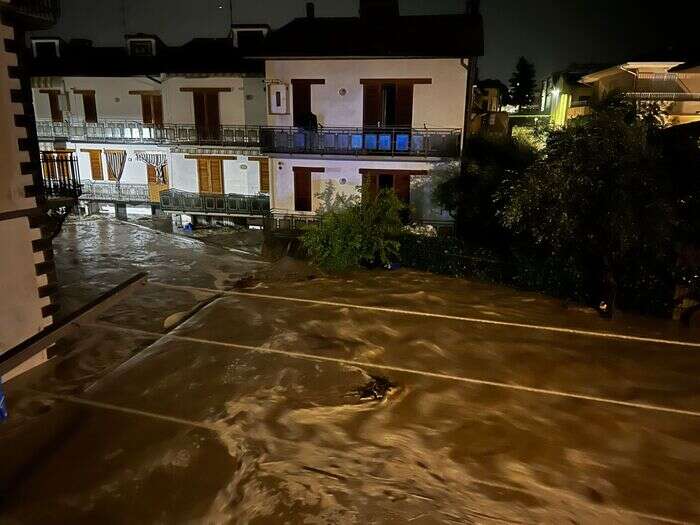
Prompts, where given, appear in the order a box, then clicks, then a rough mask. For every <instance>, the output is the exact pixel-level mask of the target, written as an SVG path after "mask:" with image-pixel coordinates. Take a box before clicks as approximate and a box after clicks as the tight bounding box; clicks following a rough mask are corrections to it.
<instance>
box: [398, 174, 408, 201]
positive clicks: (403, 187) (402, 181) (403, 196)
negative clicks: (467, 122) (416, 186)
mask: <svg viewBox="0 0 700 525" xmlns="http://www.w3.org/2000/svg"><path fill="white" fill-rule="evenodd" d="M394 192H396V196H397V197H398V198H399V200H400V201H401V202H403V203H404V204H409V203H410V202H411V176H410V175H409V174H408V173H396V174H394Z"/></svg>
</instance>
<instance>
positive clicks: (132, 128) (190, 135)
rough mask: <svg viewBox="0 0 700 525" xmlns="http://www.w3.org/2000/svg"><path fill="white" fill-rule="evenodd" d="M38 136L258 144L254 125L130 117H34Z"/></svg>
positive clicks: (156, 141) (123, 140)
mask: <svg viewBox="0 0 700 525" xmlns="http://www.w3.org/2000/svg"><path fill="white" fill-rule="evenodd" d="M36 128H37V135H38V136H39V139H40V140H56V139H62V140H70V141H74V142H106V143H112V142H113V143H134V144H183V145H186V144H207V145H216V146H240V147H251V148H258V147H259V145H260V128H259V127H258V126H243V125H242V126H218V127H215V128H207V129H203V128H201V127H198V126H196V125H195V124H162V125H155V124H144V123H143V122H139V121H132V120H100V121H99V122H94V123H90V122H84V121H64V122H53V121H51V120H45V119H37V121H36Z"/></svg>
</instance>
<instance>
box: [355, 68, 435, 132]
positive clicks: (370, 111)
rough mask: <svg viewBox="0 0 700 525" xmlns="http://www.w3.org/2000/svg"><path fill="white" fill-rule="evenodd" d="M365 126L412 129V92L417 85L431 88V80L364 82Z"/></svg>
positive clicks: (410, 79)
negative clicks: (426, 85) (429, 85)
mask: <svg viewBox="0 0 700 525" xmlns="http://www.w3.org/2000/svg"><path fill="white" fill-rule="evenodd" d="M360 83H361V84H362V85H363V91H364V94H363V97H364V98H363V111H362V113H363V116H362V120H363V125H364V126H365V127H372V128H373V127H380V128H381V127H402V128H410V127H411V126H412V125H413V91H414V86H415V85H416V84H430V83H432V80H431V79H429V78H400V79H361V80H360Z"/></svg>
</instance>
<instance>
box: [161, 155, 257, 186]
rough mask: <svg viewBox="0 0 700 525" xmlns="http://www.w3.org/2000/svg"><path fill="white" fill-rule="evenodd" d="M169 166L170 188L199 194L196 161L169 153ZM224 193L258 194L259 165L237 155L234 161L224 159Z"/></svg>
mask: <svg viewBox="0 0 700 525" xmlns="http://www.w3.org/2000/svg"><path fill="white" fill-rule="evenodd" d="M169 164H170V165H171V166H172V170H171V177H170V184H171V188H174V189H177V190H182V191H190V192H193V193H198V192H199V180H198V178H197V161H196V160H195V159H188V158H186V155H185V154H183V153H171V155H170V160H169ZM223 168H224V193H238V194H242V195H256V194H258V193H259V192H260V163H259V162H258V161H254V160H249V159H248V157H246V156H243V155H239V156H237V158H236V160H229V159H225V160H224V161H223Z"/></svg>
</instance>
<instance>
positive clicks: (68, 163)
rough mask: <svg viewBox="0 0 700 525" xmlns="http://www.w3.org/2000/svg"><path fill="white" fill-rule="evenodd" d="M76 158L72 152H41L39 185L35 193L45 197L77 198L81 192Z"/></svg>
mask: <svg viewBox="0 0 700 525" xmlns="http://www.w3.org/2000/svg"><path fill="white" fill-rule="evenodd" d="M81 190H82V187H81V184H80V173H79V171H78V159H77V157H75V155H74V154H73V153H70V152H67V153H63V152H60V153H58V152H52V151H42V152H41V187H40V188H38V192H37V194H38V195H39V196H43V197H45V198H47V199H56V198H71V199H77V198H78V197H79V196H80V194H81Z"/></svg>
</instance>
